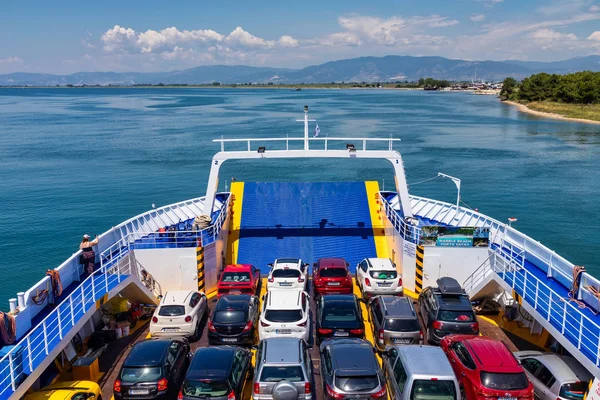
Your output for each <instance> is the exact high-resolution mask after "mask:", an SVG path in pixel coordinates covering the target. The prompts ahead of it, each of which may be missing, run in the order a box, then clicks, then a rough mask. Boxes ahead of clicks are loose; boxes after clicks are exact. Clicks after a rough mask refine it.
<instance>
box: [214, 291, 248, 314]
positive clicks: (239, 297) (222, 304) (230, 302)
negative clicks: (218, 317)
mask: <svg viewBox="0 0 600 400" xmlns="http://www.w3.org/2000/svg"><path fill="white" fill-rule="evenodd" d="M251 298H252V296H250V295H249V294H226V295H223V296H221V297H220V298H219V300H218V301H217V306H216V307H215V311H224V310H236V311H240V310H245V309H246V308H247V307H248V303H250V299H251Z"/></svg>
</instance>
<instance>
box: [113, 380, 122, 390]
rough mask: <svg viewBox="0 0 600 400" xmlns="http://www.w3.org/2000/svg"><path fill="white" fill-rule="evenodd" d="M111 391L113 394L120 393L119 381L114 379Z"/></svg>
mask: <svg viewBox="0 0 600 400" xmlns="http://www.w3.org/2000/svg"><path fill="white" fill-rule="evenodd" d="M113 391H114V392H115V393H121V380H120V379H115V383H113Z"/></svg>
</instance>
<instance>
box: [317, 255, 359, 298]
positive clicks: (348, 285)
mask: <svg viewBox="0 0 600 400" xmlns="http://www.w3.org/2000/svg"><path fill="white" fill-rule="evenodd" d="M348 265H350V264H348V263H347V262H346V260H344V259H343V258H321V259H319V260H318V261H317V262H316V263H314V264H313V279H312V281H313V288H314V290H315V295H317V296H320V295H322V294H331V293H336V294H338V293H340V294H341V293H343V294H347V293H352V276H351V275H350V271H348Z"/></svg>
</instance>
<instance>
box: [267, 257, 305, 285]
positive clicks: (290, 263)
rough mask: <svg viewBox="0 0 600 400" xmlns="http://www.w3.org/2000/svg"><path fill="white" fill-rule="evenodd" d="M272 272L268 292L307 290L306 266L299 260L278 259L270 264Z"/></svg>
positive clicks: (268, 278)
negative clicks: (274, 290) (276, 290)
mask: <svg viewBox="0 0 600 400" xmlns="http://www.w3.org/2000/svg"><path fill="white" fill-rule="evenodd" d="M269 267H271V271H270V272H269V276H268V277H267V291H270V290H273V289H302V290H306V287H307V286H306V285H307V279H306V272H307V271H306V270H307V267H308V264H305V263H304V262H303V261H302V260H300V259H299V258H278V259H276V260H275V262H274V263H273V264H269Z"/></svg>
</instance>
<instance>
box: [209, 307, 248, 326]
mask: <svg viewBox="0 0 600 400" xmlns="http://www.w3.org/2000/svg"><path fill="white" fill-rule="evenodd" d="M247 319H248V318H247V317H246V312H245V311H236V310H226V311H215V312H214V314H213V322H215V323H217V324H240V323H245V322H246V321H247Z"/></svg>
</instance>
